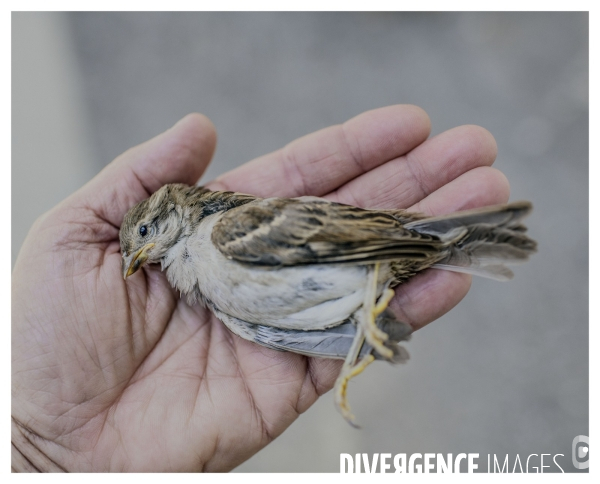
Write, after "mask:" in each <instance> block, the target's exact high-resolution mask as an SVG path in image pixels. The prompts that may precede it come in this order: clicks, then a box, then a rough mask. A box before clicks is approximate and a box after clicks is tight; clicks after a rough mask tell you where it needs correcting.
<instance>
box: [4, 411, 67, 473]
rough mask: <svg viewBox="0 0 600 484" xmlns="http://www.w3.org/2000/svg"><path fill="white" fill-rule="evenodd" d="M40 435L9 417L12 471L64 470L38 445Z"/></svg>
mask: <svg viewBox="0 0 600 484" xmlns="http://www.w3.org/2000/svg"><path fill="white" fill-rule="evenodd" d="M39 438H40V437H39V436H37V435H35V434H34V433H33V432H31V431H30V430H28V429H27V428H26V427H25V426H23V425H21V424H20V423H19V422H17V421H16V420H15V419H14V417H11V443H12V445H11V454H12V455H11V469H12V472H65V469H64V468H62V467H61V466H60V465H58V464H57V463H56V462H54V461H53V460H52V459H50V457H48V456H47V455H46V454H45V453H44V452H42V451H41V450H40V449H39V447H38V446H36V445H35V441H36V439H39Z"/></svg>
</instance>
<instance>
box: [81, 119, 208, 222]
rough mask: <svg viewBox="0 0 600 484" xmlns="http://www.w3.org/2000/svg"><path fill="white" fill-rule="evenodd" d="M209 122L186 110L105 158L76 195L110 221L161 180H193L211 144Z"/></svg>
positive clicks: (117, 219) (119, 219)
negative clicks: (146, 137) (154, 133)
mask: <svg viewBox="0 0 600 484" xmlns="http://www.w3.org/2000/svg"><path fill="white" fill-rule="evenodd" d="M215 145H216V133H215V128H214V126H213V124H212V122H211V121H210V120H209V119H208V118H207V117H206V116H203V115H201V114H189V115H188V116H186V117H185V118H183V119H182V120H180V121H179V122H178V123H177V124H175V126H173V127H172V128H171V129H169V130H167V131H165V132H164V133H162V134H160V135H158V136H156V137H155V138H153V139H151V140H150V141H147V142H145V143H143V144H141V145H139V146H136V147H134V148H132V149H130V150H128V151H126V152H125V153H123V154H122V155H120V156H119V157H117V158H116V159H115V160H114V161H113V162H112V163H110V164H109V165H108V166H107V167H106V168H105V169H104V170H102V171H101V172H100V174H99V175H98V176H96V177H95V178H94V179H93V180H92V181H91V182H90V183H88V184H87V185H85V186H84V187H83V188H82V189H81V191H80V192H79V193H78V196H79V197H80V198H79V199H78V200H79V201H80V202H81V203H83V204H84V205H85V206H87V207H90V208H92V209H93V210H94V211H95V213H96V214H97V215H98V216H100V217H101V218H103V219H104V220H106V221H108V222H109V223H111V224H112V225H114V226H117V227H118V226H120V225H121V222H122V220H123V216H124V215H125V213H126V212H127V210H129V209H130V208H131V207H132V206H134V205H135V204H136V203H139V202H140V201H142V200H144V199H145V198H148V197H149V196H150V194H152V193H153V192H155V191H156V190H158V189H159V188H160V187H161V186H162V185H164V184H166V183H176V182H178V183H188V184H194V183H195V182H196V181H197V180H198V178H200V176H201V175H202V173H203V172H204V170H205V169H206V167H207V166H208V163H209V162H210V159H211V158H212V155H213V153H214V150H215Z"/></svg>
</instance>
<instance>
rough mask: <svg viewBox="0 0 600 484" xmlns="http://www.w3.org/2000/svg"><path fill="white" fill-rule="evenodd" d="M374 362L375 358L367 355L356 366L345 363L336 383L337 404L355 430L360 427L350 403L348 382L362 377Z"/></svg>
mask: <svg viewBox="0 0 600 484" xmlns="http://www.w3.org/2000/svg"><path fill="white" fill-rule="evenodd" d="M374 360H375V357H374V356H373V355H367V356H365V357H364V358H363V359H362V360H360V361H359V362H358V363H357V364H356V365H354V366H347V364H346V363H344V366H343V367H342V372H341V373H340V376H338V379H337V380H336V382H335V404H336V406H337V408H338V410H339V412H340V413H341V414H342V417H344V418H345V419H346V422H348V423H349V424H350V425H352V426H353V427H355V428H358V425H357V424H356V422H355V418H354V415H353V414H352V411H351V410H350V404H349V403H348V396H347V392H348V382H349V381H350V379H351V378H354V377H355V376H357V375H360V374H361V373H362V372H363V371H364V369H365V368H366V367H367V366H369V365H370V364H371V363H372V362H373V361H374Z"/></svg>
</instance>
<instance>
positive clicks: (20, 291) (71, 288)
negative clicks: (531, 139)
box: [12, 106, 509, 471]
mask: <svg viewBox="0 0 600 484" xmlns="http://www.w3.org/2000/svg"><path fill="white" fill-rule="evenodd" d="M429 130H430V124H429V119H428V118H427V115H426V114H425V113H424V112H423V111H422V110H421V109H419V108H416V107H414V106H390V107H386V108H382V109H377V110H374V111H369V112H366V113H363V114H361V115H360V116H357V117H356V118H353V119H352V120H350V121H348V122H347V123H345V124H344V125H342V126H334V127H330V128H326V129H324V130H321V131H318V132H316V133H313V134H311V135H308V136H305V137H303V138H300V139H298V140H296V141H294V142H292V143H291V144H289V145H287V146H286V147H285V148H283V149H282V150H279V151H276V152H274V153H271V154H268V155H265V156H263V157H261V158H258V159H256V160H254V161H252V162H250V163H247V164H245V165H243V166H241V167H239V168H237V169H235V170H233V171H231V172H229V173H227V174H225V175H223V176H221V177H219V178H218V179H217V180H215V181H214V182H212V183H209V184H208V185H207V186H208V188H212V189H220V190H235V191H240V192H245V193H251V194H254V195H258V196H285V197H295V196H301V195H316V196H324V197H325V198H329V199H331V200H335V201H338V202H342V203H348V204H352V205H357V206H361V207H367V208H408V209H409V210H411V211H419V212H423V213H426V214H428V215H434V214H443V213H449V212H453V211H456V210H462V209H468V208H475V207H479V206H483V205H490V204H497V203H504V202H506V201H507V200H508V192H509V189H508V183H507V181H506V178H505V177H504V176H503V175H502V174H501V173H500V172H499V171H497V170H495V169H493V168H491V167H490V165H491V164H492V162H493V161H494V159H495V156H496V144H495V141H494V139H493V137H492V136H491V135H490V134H489V133H488V132H487V131H485V130H483V129H482V128H479V127H475V126H463V127H459V128H455V129H452V130H449V131H446V132H444V133H442V134H440V135H438V136H436V137H434V138H431V139H429V140H427V137H428V135H429ZM214 147H215V132H214V128H213V126H212V124H211V123H210V121H208V120H207V119H206V118H205V117H203V116H201V115H197V114H196V115H190V116H187V117H186V118H184V119H183V120H182V121H180V122H179V123H177V124H176V125H175V126H174V127H173V128H172V129H170V130H169V131H167V132H165V133H163V134H162V135H160V136H158V137H156V138H154V139H152V140H150V141H149V142H147V143H144V144H143V145H140V146H138V147H136V148H133V149H131V150H129V151H127V152H126V153H124V154H123V155H121V156H120V157H118V158H117V159H116V160H115V161H113V162H112V163H111V164H110V165H109V166H107V167H106V168H105V169H104V170H103V171H102V172H101V173H100V174H99V175H98V176H96V177H95V178H94V179H93V180H92V181H91V182H90V183H88V184H87V185H85V186H84V187H83V188H81V189H80V190H79V191H78V192H76V193H75V194H74V195H72V196H71V197H69V198H68V199H66V200H65V201H64V202H62V203H61V204H60V205H58V206H57V207H55V208H54V209H53V210H51V211H50V212H48V213H47V214H45V215H44V216H43V217H41V218H40V219H39V220H38V221H37V222H36V223H35V224H34V226H33V227H32V229H31V231H30V233H29V235H28V237H27V239H26V241H25V243H24V245H23V247H22V249H21V252H20V254H19V257H18V259H17V263H16V265H15V268H14V271H13V280H12V298H13V301H12V325H13V326H12V386H13V387H12V390H13V401H12V417H13V436H12V440H13V467H14V468H15V469H16V470H18V469H25V470H27V469H29V470H34V468H38V469H39V470H49V469H51V470H60V469H63V470H69V471H169V470H170V471H198V470H206V471H223V470H230V469H232V468H233V467H235V466H236V465H238V464H240V463H241V462H243V461H244V460H246V459H248V458H249V457H250V456H252V455H253V454H254V453H256V452H257V451H258V450H260V449H261V448H262V447H264V446H265V445H267V444H268V443H269V442H270V441H271V440H272V439H274V438H275V437H276V436H278V435H279V434H280V433H281V432H283V431H284V430H285V429H286V428H287V427H288V426H289V425H290V424H291V423H292V422H293V421H294V420H295V419H296V417H297V416H298V415H299V414H300V413H302V412H304V411H305V410H306V409H308V408H309V407H310V406H311V405H312V404H313V403H314V402H315V401H316V399H317V398H318V397H319V396H320V395H322V394H323V393H324V392H326V391H327V390H329V389H330V388H331V387H332V385H333V383H334V381H335V378H336V377H337V373H338V371H339V368H340V365H341V362H339V361H333V360H323V359H311V358H306V357H304V356H300V355H297V354H292V353H281V352H276V351H272V350H269V349H267V348H264V347H261V346H258V345H255V344H253V343H250V342H247V341H245V340H242V339H240V338H238V337H237V336H234V335H232V334H231V333H229V331H228V330H227V329H226V328H225V327H224V326H223V325H222V324H221V323H220V322H219V321H218V320H217V319H216V318H215V317H214V316H213V315H212V314H211V313H210V311H208V310H206V309H203V308H201V307H199V306H198V305H196V306H193V307H190V306H188V305H187V304H186V303H185V302H184V301H183V300H182V299H179V297H178V294H176V293H175V291H174V290H173V289H172V288H171V287H170V286H169V284H168V282H167V281H166V278H165V277H164V274H163V273H161V272H160V270H159V269H158V267H156V266H150V267H145V268H144V270H143V271H140V274H139V275H136V276H135V277H132V278H129V279H128V280H127V281H126V282H125V281H123V278H122V277H121V266H120V264H121V256H120V253H119V239H118V232H119V226H120V224H121V221H122V219H123V216H124V215H125V213H126V212H127V210H128V209H129V208H131V207H132V206H133V205H134V204H136V203H138V202H139V201H141V200H143V199H145V198H147V197H148V196H149V195H150V194H151V193H152V192H154V191H156V190H157V189H158V188H159V187H161V186H162V185H164V184H166V183H173V182H183V183H188V184H193V183H194V182H196V180H197V179H198V178H199V177H200V175H201V174H202V172H203V171H204V169H205V168H206V166H207V165H208V163H209V161H210V158H211V156H212V154H213V151H214ZM469 286H470V277H469V276H467V275H464V274H458V273H452V272H447V271H436V270H429V271H425V272H423V273H420V274H418V275H417V276H415V277H414V278H412V279H411V281H410V282H408V283H406V284H404V285H401V286H399V287H398V288H397V289H396V297H395V299H394V300H393V302H392V304H391V307H392V309H393V310H394V311H395V312H396V313H397V314H398V317H399V319H400V320H402V321H405V322H408V323H410V324H411V325H412V326H413V327H414V328H415V329H418V328H420V327H422V326H424V325H426V324H427V323H429V322H431V321H433V320H434V319H436V318H438V317H440V316H441V315H442V314H444V313H445V312H447V311H448V310H450V309H451V308H452V307H453V306H454V305H455V304H457V303H458V302H459V301H460V300H461V299H462V298H463V297H464V295H465V294H466V293H467V291H468V289H469ZM32 467H33V468H32Z"/></svg>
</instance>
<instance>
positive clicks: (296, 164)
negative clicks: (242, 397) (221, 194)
mask: <svg viewBox="0 0 600 484" xmlns="http://www.w3.org/2000/svg"><path fill="white" fill-rule="evenodd" d="M429 131H430V122H429V118H428V117H427V114H426V113H425V111H423V110H422V109H421V108H418V107H417V106H411V105H398V106H388V107H385V108H380V109H375V110H373V111H367V112H366V113H363V114H360V115H358V116H356V117H355V118H352V119H350V120H349V121H347V122H346V123H344V124H342V125H337V126H331V127H329V128H325V129H322V130H321V131H317V132H316V133H312V134H309V135H307V136H304V137H302V138H300V139H297V140H296V141H293V142H291V143H290V144H288V145H287V146H285V147H284V148H283V149H281V150H278V151H275V152H273V153H270V154H268V155H265V156H262V157H260V158H256V159H255V160H253V161H251V162H249V163H246V164H245V165H242V166H241V167H239V168H236V169H235V170H233V171H230V172H228V173H226V174H224V175H222V176H220V177H219V178H217V180H215V181H214V182H212V183H209V184H207V186H208V187H209V188H211V189H213V190H232V191H240V192H246V193H251V194H253V195H257V196H262V197H266V196H270V197H273V196H282V197H296V196H300V195H317V196H320V195H324V194H325V193H328V192H330V191H331V190H334V189H336V188H337V187H339V186H340V185H342V184H343V183H346V182H347V181H349V180H351V179H352V178H355V177H357V176H359V175H361V174H362V173H365V172H368V171H369V170H372V169H373V168H374V167H377V166H379V165H381V164H382V163H385V162H386V161H389V160H391V159H393V158H397V157H398V156H401V155H403V154H405V153H407V152H408V151H410V150H412V149H413V148H414V147H415V146H417V145H419V144H420V143H422V142H423V141H424V140H425V139H427V136H429Z"/></svg>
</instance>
